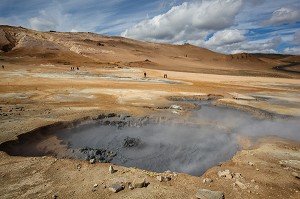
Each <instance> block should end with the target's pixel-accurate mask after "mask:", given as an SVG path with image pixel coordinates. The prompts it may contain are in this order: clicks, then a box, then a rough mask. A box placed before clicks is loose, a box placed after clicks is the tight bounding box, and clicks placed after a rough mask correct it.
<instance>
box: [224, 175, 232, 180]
mask: <svg viewBox="0 0 300 199" xmlns="http://www.w3.org/2000/svg"><path fill="white" fill-rule="evenodd" d="M225 178H226V179H232V178H233V177H232V175H231V174H226V176H225Z"/></svg>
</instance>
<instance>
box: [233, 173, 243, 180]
mask: <svg viewBox="0 0 300 199" xmlns="http://www.w3.org/2000/svg"><path fill="white" fill-rule="evenodd" d="M234 178H237V179H240V178H242V174H240V173H235V174H234Z"/></svg>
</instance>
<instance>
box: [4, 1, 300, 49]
mask: <svg viewBox="0 0 300 199" xmlns="http://www.w3.org/2000/svg"><path fill="white" fill-rule="evenodd" d="M0 24H8V25H14V26H23V27H27V28H31V29H35V30H42V31H49V30H56V31H81V32H96V33H100V34H108V35H122V36H125V37H129V38H133V39H138V40H142V41H152V42H162V43H173V44H183V43H186V42H188V43H190V44H193V45H197V46H200V47H205V48H208V49H210V50H213V51H217V52H221V53H235V52H257V51H259V50H262V51H261V52H273V53H288V52H293V53H297V52H295V51H297V49H298V47H299V46H300V44H299V33H297V32H299V31H300V26H299V24H300V2H299V0H285V1H282V0H272V1H267V0H250V1H247V0H163V1H162V0H152V1H147V0H139V1H134V0H133V1H132V0H110V1H106V0H85V1H81V0H64V1H57V0H48V1H39V2H37V1H36V0H26V1H19V0H2V1H1V4H0ZM296 33H297V34H296ZM274 38H277V40H278V38H280V39H281V42H279V45H275V44H278V42H277V43H276V42H274V41H275V39H274ZM297 38H298V39H297ZM297 54H300V52H299V53H297Z"/></svg>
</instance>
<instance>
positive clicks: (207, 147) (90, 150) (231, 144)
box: [0, 105, 300, 175]
mask: <svg viewBox="0 0 300 199" xmlns="http://www.w3.org/2000/svg"><path fill="white" fill-rule="evenodd" d="M166 111H167V110H166ZM190 117H191V120H188V121H189V122H186V121H181V118H180V116H178V118H177V119H176V120H174V121H167V122H166V121H165V122H158V121H155V120H151V119H149V118H148V119H147V118H146V119H145V118H143V119H139V120H138V119H134V118H131V117H116V116H113V117H100V118H99V120H97V121H94V122H89V123H86V124H81V125H77V126H76V127H72V128H70V127H69V128H63V129H60V128H57V129H51V128H50V129H46V130H45V129H44V130H41V131H39V132H37V133H35V134H28V135H23V136H21V137H20V139H19V140H18V141H16V142H8V143H4V144H2V145H1V146H0V149H1V150H4V151H6V152H8V153H9V154H11V155H24V156H37V155H47V154H48V155H49V154H50V155H54V156H57V157H68V158H77V159H86V160H89V159H95V160H96V161H97V162H98V161H99V162H111V163H114V164H117V165H122V166H127V167H137V168H141V169H145V170H150V171H157V172H163V171H166V170H171V171H175V172H185V173H189V174H192V175H201V174H203V173H204V172H205V171H206V170H207V169H209V168H210V167H213V166H215V165H217V164H218V163H220V162H222V161H226V160H229V159H231V158H232V156H233V155H234V154H235V153H236V151H237V150H238V149H239V146H238V144H237V139H236V138H237V135H246V136H255V137H258V136H270V135H275V136H281V137H285V138H288V139H296V140H297V139H298V140H300V136H299V135H300V134H299V129H300V123H299V120H298V119H296V120H283V119H281V120H272V121H271V120H257V119H255V118H253V117H252V116H251V115H249V114H247V113H245V112H242V111H238V110H233V109H229V108H222V107H215V106H207V105H202V106H201V109H200V110H197V111H194V112H193V115H192V116H190ZM185 119H186V118H185ZM287 127H288V128H287Z"/></svg>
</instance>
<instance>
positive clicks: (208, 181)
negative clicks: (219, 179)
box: [202, 178, 213, 183]
mask: <svg viewBox="0 0 300 199" xmlns="http://www.w3.org/2000/svg"><path fill="white" fill-rule="evenodd" d="M202 182H203V183H211V182H213V179H210V178H204V179H203V181H202Z"/></svg>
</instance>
